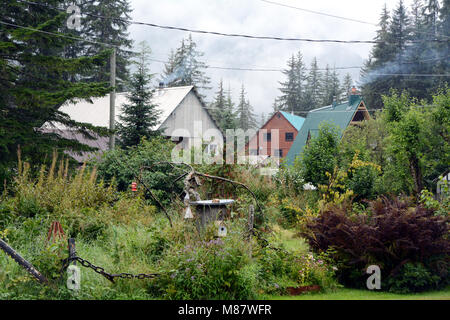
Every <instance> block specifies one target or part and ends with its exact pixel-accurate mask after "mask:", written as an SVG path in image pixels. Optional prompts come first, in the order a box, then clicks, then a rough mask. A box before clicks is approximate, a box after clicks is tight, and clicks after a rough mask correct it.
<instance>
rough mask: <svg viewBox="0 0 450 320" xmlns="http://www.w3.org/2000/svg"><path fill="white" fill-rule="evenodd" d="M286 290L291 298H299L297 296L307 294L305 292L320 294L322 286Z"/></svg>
mask: <svg viewBox="0 0 450 320" xmlns="http://www.w3.org/2000/svg"><path fill="white" fill-rule="evenodd" d="M286 289H287V291H288V293H289V294H290V295H291V296H297V295H299V294H302V293H305V292H318V291H320V286H318V285H312V286H304V287H298V288H295V287H288V288H286Z"/></svg>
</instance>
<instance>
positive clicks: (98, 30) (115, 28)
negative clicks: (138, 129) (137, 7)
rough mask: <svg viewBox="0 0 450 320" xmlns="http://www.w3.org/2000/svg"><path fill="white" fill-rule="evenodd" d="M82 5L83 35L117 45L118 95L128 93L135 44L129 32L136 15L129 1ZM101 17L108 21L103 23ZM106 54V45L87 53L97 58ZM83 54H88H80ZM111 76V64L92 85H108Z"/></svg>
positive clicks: (87, 0)
mask: <svg viewBox="0 0 450 320" xmlns="http://www.w3.org/2000/svg"><path fill="white" fill-rule="evenodd" d="M82 1H83V4H82V5H81V8H82V10H81V13H82V20H81V28H82V29H81V35H82V36H83V37H86V38H88V39H95V40H96V41H97V42H103V43H109V44H112V45H115V46H116V47H117V49H116V86H117V88H118V91H122V90H124V89H125V87H124V85H125V83H126V81H127V80H128V79H129V70H128V66H129V61H130V58H131V55H132V54H131V53H130V52H129V51H127V50H130V49H131V48H132V44H133V41H132V40H131V39H129V33H128V32H127V30H128V27H129V26H130V22H128V21H126V20H130V19H131V16H130V13H131V11H132V9H131V5H130V2H129V0H101V1H99V0H82ZM98 16H102V17H108V18H111V19H110V20H108V19H102V18H99V17H98ZM102 50H104V47H103V45H100V44H95V43H90V44H89V46H87V50H86V53H87V54H88V55H95V54H98V53H99V52H101V51H102ZM80 53H81V54H83V53H84V51H83V52H80ZM109 74H110V65H109V60H108V61H107V63H106V65H105V67H104V68H102V69H101V70H100V72H98V73H97V74H95V75H93V76H91V77H90V78H89V79H90V81H94V82H102V81H105V82H108V81H109Z"/></svg>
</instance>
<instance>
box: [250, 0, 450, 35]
mask: <svg viewBox="0 0 450 320" xmlns="http://www.w3.org/2000/svg"><path fill="white" fill-rule="evenodd" d="M258 1H261V2H265V3H269V4H272V5H276V6H281V7H286V8H290V9H295V10H299V11H304V12H308V13H313V14H317V15H321V16H326V17H331V18H336V19H341V20H346V21H351V22H357V23H363V24H367V25H371V26H375V27H378V24H377V23H373V22H367V21H363V20H357V19H353V18H346V17H342V16H337V15H333V14H329V13H325V12H320V11H314V10H310V9H304V8H299V7H294V6H290V5H287V4H284V3H279V2H274V1H269V0H258ZM415 32H417V33H420V34H425V35H432V36H440V37H444V38H447V39H449V38H450V37H449V36H446V35H444V34H440V33H430V32H424V31H417V30H416V31H415Z"/></svg>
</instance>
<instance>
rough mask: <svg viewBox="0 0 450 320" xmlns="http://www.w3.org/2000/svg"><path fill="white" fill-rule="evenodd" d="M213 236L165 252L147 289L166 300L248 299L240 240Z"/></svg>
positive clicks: (245, 260) (248, 282)
mask: <svg viewBox="0 0 450 320" xmlns="http://www.w3.org/2000/svg"><path fill="white" fill-rule="evenodd" d="M230 241H232V240H231V239H229V238H226V239H225V240H222V239H214V240H210V241H208V242H206V241H202V242H198V243H195V244H193V245H186V246H184V247H177V248H176V249H175V250H172V251H171V252H170V253H168V254H167V255H166V259H165V260H164V261H163V263H162V270H163V272H162V275H161V276H160V277H158V278H157V279H156V280H155V281H154V282H153V283H152V284H151V285H150V288H149V290H150V291H151V292H153V293H154V294H155V295H157V296H162V297H163V298H166V299H178V300H183V299H197V300H198V299H201V300H204V299H220V300H227V299H240V300H241V299H251V298H254V297H255V292H254V291H253V290H252V288H254V287H255V285H254V283H252V281H253V280H252V279H254V278H252V277H251V276H249V275H248V272H246V271H248V270H246V269H245V268H244V267H245V266H246V265H247V264H248V262H249V258H248V254H247V253H246V252H245V246H242V242H241V243H239V242H236V243H230Z"/></svg>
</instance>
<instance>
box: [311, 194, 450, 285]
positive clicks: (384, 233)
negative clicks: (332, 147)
mask: <svg viewBox="0 0 450 320" xmlns="http://www.w3.org/2000/svg"><path fill="white" fill-rule="evenodd" d="M370 207H371V211H372V212H371V214H360V215H351V214H349V212H348V209H347V208H345V207H342V206H340V207H339V206H334V207H329V208H328V209H327V210H325V211H324V212H322V213H321V214H320V215H319V216H318V217H316V218H314V219H312V220H311V221H310V223H309V224H308V228H309V231H310V232H309V233H308V232H306V233H303V235H304V236H305V237H306V238H307V239H308V240H309V243H310V245H311V246H312V248H314V249H315V250H318V251H325V250H327V249H329V248H334V249H335V250H336V252H335V254H334V255H333V258H334V259H335V260H336V261H337V262H338V267H339V273H338V276H339V279H340V280H341V281H342V282H343V283H344V284H345V285H349V286H353V287H363V286H364V285H365V279H366V274H365V270H366V268H367V267H368V266H369V265H372V264H375V265H379V266H380V268H381V272H382V279H385V282H383V283H385V284H389V286H393V285H394V282H393V280H389V279H390V278H392V277H394V276H395V275H396V274H398V272H401V270H406V271H407V269H401V267H402V266H403V265H404V264H405V263H408V262H409V263H421V264H423V266H424V267H425V268H427V270H428V271H429V272H430V274H431V276H433V277H434V276H438V278H439V280H437V281H436V282H433V283H436V284H437V285H438V286H442V285H445V283H446V281H447V280H446V279H447V277H448V276H449V272H450V270H449V269H448V268H442V265H445V266H448V265H449V263H448V262H449V254H450V240H449V238H448V234H449V226H448V217H442V216H435V215H434V210H432V209H426V208H424V207H422V206H417V207H410V204H409V203H408V201H401V200H399V199H394V200H389V199H387V198H381V199H379V200H377V201H373V202H372V203H371V206H370ZM406 271H405V272H406ZM400 278H401V276H400ZM400 278H399V279H400ZM433 279H434V278H433ZM408 283H409V282H408V281H406V282H405V284H408ZM428 285H431V283H430V282H428ZM398 286H400V284H398ZM430 288H431V287H429V286H427V287H423V289H430ZM384 289H387V290H388V289H389V287H387V288H386V287H385V288H384ZM416 289H417V288H415V287H408V288H405V290H411V291H414V290H416Z"/></svg>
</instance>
